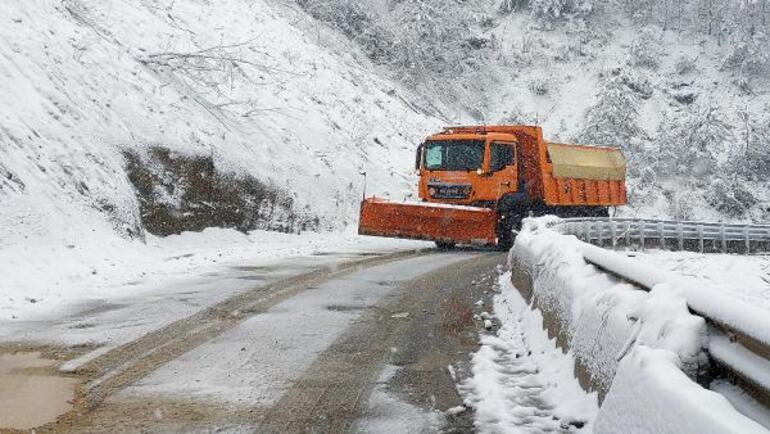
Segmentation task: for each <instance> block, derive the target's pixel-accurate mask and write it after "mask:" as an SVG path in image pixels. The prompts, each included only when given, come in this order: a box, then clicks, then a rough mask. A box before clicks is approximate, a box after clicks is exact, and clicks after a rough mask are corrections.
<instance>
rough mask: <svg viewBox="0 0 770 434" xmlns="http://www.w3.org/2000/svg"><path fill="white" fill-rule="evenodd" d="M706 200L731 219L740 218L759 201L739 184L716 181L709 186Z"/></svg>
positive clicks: (721, 180)
mask: <svg viewBox="0 0 770 434" xmlns="http://www.w3.org/2000/svg"><path fill="white" fill-rule="evenodd" d="M706 200H707V201H708V202H709V204H710V205H711V206H713V207H714V208H716V209H717V210H718V211H719V212H721V213H723V214H725V215H727V216H729V217H740V216H742V215H744V214H745V213H746V211H748V210H749V209H750V208H751V207H752V206H754V205H756V204H757V199H756V198H755V197H754V195H753V194H752V193H751V192H750V191H749V190H747V189H746V188H745V187H744V186H743V185H742V184H741V183H739V182H727V181H725V180H723V179H714V180H713V181H712V182H711V185H710V186H709V189H708V191H707V194H706Z"/></svg>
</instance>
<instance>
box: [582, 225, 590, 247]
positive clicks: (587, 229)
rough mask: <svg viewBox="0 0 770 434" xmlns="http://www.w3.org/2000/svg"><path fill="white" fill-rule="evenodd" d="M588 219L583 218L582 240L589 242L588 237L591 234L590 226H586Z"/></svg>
mask: <svg viewBox="0 0 770 434" xmlns="http://www.w3.org/2000/svg"><path fill="white" fill-rule="evenodd" d="M589 224H590V223H588V220H583V241H585V242H586V243H590V242H591V239H590V238H588V237H589V236H590V235H591V228H590V227H589V226H588V225H589Z"/></svg>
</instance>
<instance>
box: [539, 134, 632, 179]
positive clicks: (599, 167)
mask: <svg viewBox="0 0 770 434" xmlns="http://www.w3.org/2000/svg"><path fill="white" fill-rule="evenodd" d="M548 154H549V155H550V157H551V162H552V163H553V176H555V177H556V178H574V179H594V180H601V181H607V180H613V181H623V180H625V179H626V159H625V157H623V153H622V152H620V150H619V149H612V148H592V147H590V146H574V145H562V144H559V143H548Z"/></svg>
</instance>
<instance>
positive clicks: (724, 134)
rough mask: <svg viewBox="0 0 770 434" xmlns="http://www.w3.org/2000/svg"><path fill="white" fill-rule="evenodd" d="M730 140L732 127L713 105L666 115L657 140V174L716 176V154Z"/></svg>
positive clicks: (689, 107)
mask: <svg viewBox="0 0 770 434" xmlns="http://www.w3.org/2000/svg"><path fill="white" fill-rule="evenodd" d="M732 140H733V130H732V126H731V124H730V123H729V122H728V121H727V120H726V119H725V117H724V115H723V113H721V112H720V110H719V109H718V108H717V107H716V106H714V105H712V104H707V105H703V106H699V105H692V106H688V107H687V108H685V109H683V110H681V111H675V112H671V113H668V114H667V115H666V116H664V121H663V122H662V123H661V125H660V129H659V133H658V137H657V142H658V146H659V148H658V149H659V151H658V152H659V159H658V162H659V170H660V173H666V174H669V175H681V176H687V177H691V178H692V179H693V180H704V179H710V178H712V177H713V176H714V174H715V173H716V169H717V158H716V156H717V154H718V153H719V152H720V151H721V150H722V149H724V148H725V147H726V146H728V145H729V144H730V143H732Z"/></svg>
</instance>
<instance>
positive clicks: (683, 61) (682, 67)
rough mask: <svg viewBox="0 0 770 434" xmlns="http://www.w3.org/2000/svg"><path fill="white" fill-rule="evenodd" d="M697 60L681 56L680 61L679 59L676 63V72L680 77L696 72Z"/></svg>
mask: <svg viewBox="0 0 770 434" xmlns="http://www.w3.org/2000/svg"><path fill="white" fill-rule="evenodd" d="M695 60H696V59H694V58H692V57H690V56H686V55H682V56H679V59H677V60H676V63H675V64H674V72H676V73H677V74H679V75H685V74H689V73H691V72H693V71H694V70H695Z"/></svg>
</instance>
